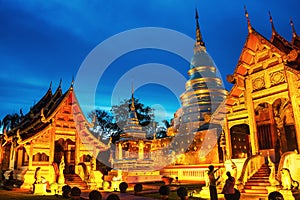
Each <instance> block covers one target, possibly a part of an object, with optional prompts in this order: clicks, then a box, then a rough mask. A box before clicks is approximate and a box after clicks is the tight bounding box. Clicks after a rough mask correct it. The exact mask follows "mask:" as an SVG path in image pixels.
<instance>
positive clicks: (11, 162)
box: [9, 141, 16, 169]
mask: <svg viewBox="0 0 300 200" xmlns="http://www.w3.org/2000/svg"><path fill="white" fill-rule="evenodd" d="M9 156H10V157H9V169H14V167H15V157H16V152H15V148H14V142H13V141H12V143H11V146H10V155H9Z"/></svg>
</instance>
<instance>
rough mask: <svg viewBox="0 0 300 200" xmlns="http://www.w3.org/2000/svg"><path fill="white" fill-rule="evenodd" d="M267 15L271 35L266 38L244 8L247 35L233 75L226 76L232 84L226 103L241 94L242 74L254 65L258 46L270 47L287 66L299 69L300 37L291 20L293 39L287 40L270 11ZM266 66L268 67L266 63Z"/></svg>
mask: <svg viewBox="0 0 300 200" xmlns="http://www.w3.org/2000/svg"><path fill="white" fill-rule="evenodd" d="M269 15H270V23H271V27H272V36H271V38H270V39H267V38H266V37H264V36H263V35H262V34H260V33H259V32H257V31H256V30H255V29H254V28H253V27H252V25H251V23H250V19H249V15H248V12H247V10H246V8H245V16H246V19H247V24H248V35H247V39H246V41H245V44H244V47H243V50H242V53H241V55H240V57H239V60H238V64H237V66H236V68H235V71H234V73H233V75H230V76H228V78H227V79H228V81H229V82H231V83H233V84H234V86H233V87H232V89H231V90H230V92H229V95H228V98H227V104H228V105H232V104H234V102H235V101H236V100H237V98H239V97H241V95H243V91H244V90H245V83H244V76H245V75H247V74H248V73H249V71H250V69H251V66H254V64H255V62H258V61H257V58H256V57H255V55H257V53H259V51H261V49H259V47H263V48H267V49H270V50H271V52H272V53H273V54H274V55H275V56H276V57H278V58H282V60H283V62H285V64H286V65H287V66H289V67H292V68H294V69H296V70H300V56H299V54H300V48H299V47H300V38H299V36H298V35H297V34H296V32H295V29H294V25H293V22H292V21H291V25H292V29H293V39H292V41H291V42H289V41H287V40H286V39H285V38H283V37H282V36H281V35H280V34H279V33H278V32H277V31H276V29H275V25H274V22H273V18H272V16H271V13H269ZM270 66H272V65H270ZM266 67H268V65H267V66H266Z"/></svg>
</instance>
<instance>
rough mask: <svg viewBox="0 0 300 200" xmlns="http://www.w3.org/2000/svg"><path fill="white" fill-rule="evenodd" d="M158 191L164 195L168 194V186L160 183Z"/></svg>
mask: <svg viewBox="0 0 300 200" xmlns="http://www.w3.org/2000/svg"><path fill="white" fill-rule="evenodd" d="M158 192H159V194H160V195H163V196H166V195H169V194H170V188H169V187H168V186H166V185H162V186H160V188H159V191H158Z"/></svg>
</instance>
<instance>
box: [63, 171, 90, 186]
mask: <svg viewBox="0 0 300 200" xmlns="http://www.w3.org/2000/svg"><path fill="white" fill-rule="evenodd" d="M65 184H67V185H69V186H70V187H71V188H72V187H75V186H76V187H78V188H80V189H81V190H86V189H88V186H87V184H86V183H85V182H84V181H82V180H81V178H80V176H78V175H77V174H65Z"/></svg>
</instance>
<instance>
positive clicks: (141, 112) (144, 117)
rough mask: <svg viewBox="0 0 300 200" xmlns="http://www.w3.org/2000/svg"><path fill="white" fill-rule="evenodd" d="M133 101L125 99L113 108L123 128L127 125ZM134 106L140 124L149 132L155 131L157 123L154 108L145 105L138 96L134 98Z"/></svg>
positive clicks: (118, 122) (117, 120)
mask: <svg viewBox="0 0 300 200" xmlns="http://www.w3.org/2000/svg"><path fill="white" fill-rule="evenodd" d="M131 103H132V99H125V100H123V101H122V102H121V104H120V105H114V106H113V107H112V108H111V112H112V113H113V115H114V118H115V120H116V123H117V125H118V126H119V127H120V128H121V129H123V128H124V126H125V125H126V122H127V119H128V114H129V111H130V106H131ZM134 106H135V111H136V114H137V118H138V120H139V124H140V125H141V126H142V127H143V130H144V131H146V133H147V134H149V133H151V132H154V130H155V125H156V122H154V109H152V108H150V107H149V106H145V105H144V104H142V103H141V102H140V101H139V99H137V98H135V99H134Z"/></svg>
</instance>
